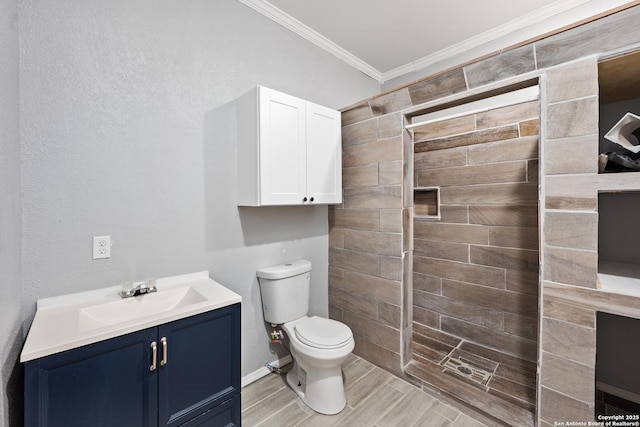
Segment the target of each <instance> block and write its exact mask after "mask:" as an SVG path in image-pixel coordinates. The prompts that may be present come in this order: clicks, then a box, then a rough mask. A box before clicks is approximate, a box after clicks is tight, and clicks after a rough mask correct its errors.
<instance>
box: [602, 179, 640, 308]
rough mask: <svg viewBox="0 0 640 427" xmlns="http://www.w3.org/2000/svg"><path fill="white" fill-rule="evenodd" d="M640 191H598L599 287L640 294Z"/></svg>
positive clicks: (611, 290)
mask: <svg viewBox="0 0 640 427" xmlns="http://www.w3.org/2000/svg"><path fill="white" fill-rule="evenodd" d="M636 212H640V191H629V192H616V193H600V194H599V195H598V216H599V218H598V287H599V288H602V289H603V290H606V291H610V292H616V293H623V294H628V295H635V296H640V251H639V250H638V242H640V227H639V226H638V221H637V216H636V215H635V213H636Z"/></svg>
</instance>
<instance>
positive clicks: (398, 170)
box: [378, 160, 402, 185]
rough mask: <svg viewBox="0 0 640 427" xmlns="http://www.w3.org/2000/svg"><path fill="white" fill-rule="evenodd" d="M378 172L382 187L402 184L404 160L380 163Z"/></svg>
mask: <svg viewBox="0 0 640 427" xmlns="http://www.w3.org/2000/svg"><path fill="white" fill-rule="evenodd" d="M378 170H379V179H378V180H379V182H380V185H400V184H402V160H396V161H394V162H384V163H380V164H379V166H378Z"/></svg>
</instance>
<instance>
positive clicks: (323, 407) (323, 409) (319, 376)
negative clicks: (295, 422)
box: [283, 316, 355, 415]
mask: <svg viewBox="0 0 640 427" xmlns="http://www.w3.org/2000/svg"><path fill="white" fill-rule="evenodd" d="M283 329H284V331H285V332H286V333H287V336H288V337H289V349H290V351H291V356H292V358H293V361H294V364H293V367H292V368H291V370H290V371H289V373H288V374H287V383H288V384H289V386H290V387H291V388H292V389H293V391H295V392H296V394H297V395H298V396H299V397H300V399H302V401H303V402H305V403H306V404H307V406H309V407H310V408H311V409H313V410H314V411H316V412H319V413H321V414H327V415H333V414H337V413H339V412H340V411H342V409H344V407H345V405H346V402H347V401H346V398H345V394H344V385H343V379H342V363H343V362H344V361H345V360H346V359H347V358H348V357H349V355H350V354H351V352H352V351H353V348H354V347H355V343H354V340H353V334H352V333H351V329H349V327H348V326H346V325H344V324H342V323H340V322H337V321H335V320H331V319H325V318H322V317H315V316H314V317H306V316H304V317H302V318H300V319H297V320H295V321H293V322H288V323H285V324H284V325H283ZM330 332H335V334H334V335H333V336H332V335H330Z"/></svg>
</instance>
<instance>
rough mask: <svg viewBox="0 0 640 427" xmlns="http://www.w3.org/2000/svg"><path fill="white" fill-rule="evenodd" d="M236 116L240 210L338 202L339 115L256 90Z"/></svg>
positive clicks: (243, 99)
mask: <svg viewBox="0 0 640 427" xmlns="http://www.w3.org/2000/svg"><path fill="white" fill-rule="evenodd" d="M237 112H238V123H237V129H238V158H237V161H238V205H239V206H267V205H306V204H311V205H315V204H332V203H341V202H342V144H341V118H340V112H339V111H336V110H332V109H330V108H327V107H323V106H321V105H317V104H314V103H312V102H309V101H305V100H303V99H299V98H296V97H294V96H291V95H287V94H284V93H282V92H278V91H275V90H272V89H268V88H266V87H263V86H257V87H256V88H255V89H254V90H252V91H250V92H248V93H247V94H245V95H243V96H242V97H240V98H239V99H238V103H237Z"/></svg>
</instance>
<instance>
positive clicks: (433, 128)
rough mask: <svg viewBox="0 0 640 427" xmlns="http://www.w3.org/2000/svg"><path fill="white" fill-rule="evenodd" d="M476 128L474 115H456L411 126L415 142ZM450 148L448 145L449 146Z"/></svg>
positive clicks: (466, 131)
mask: <svg viewBox="0 0 640 427" xmlns="http://www.w3.org/2000/svg"><path fill="white" fill-rule="evenodd" d="M475 130H476V118H475V116H474V115H471V116H462V117H456V118H455V119H451V120H445V121H439V122H435V123H430V124H426V125H422V126H417V127H414V128H413V138H414V142H415V143H419V142H421V141H425V140H435V139H438V138H441V137H444V136H448V135H455V134H463V133H468V132H474V131H475ZM449 148H450V147H449Z"/></svg>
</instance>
